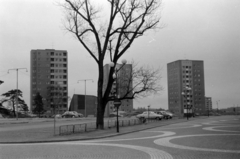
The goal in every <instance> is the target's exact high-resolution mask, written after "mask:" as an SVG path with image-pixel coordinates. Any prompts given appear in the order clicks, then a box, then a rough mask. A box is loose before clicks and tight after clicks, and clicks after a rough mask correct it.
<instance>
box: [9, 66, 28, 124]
mask: <svg viewBox="0 0 240 159" xmlns="http://www.w3.org/2000/svg"><path fill="white" fill-rule="evenodd" d="M23 69H24V70H26V72H27V69H26V68H14V69H9V70H8V73H9V71H11V70H14V71H16V72H17V89H16V105H17V106H16V112H17V113H16V118H17V120H18V70H23ZM13 107H14V106H13Z"/></svg>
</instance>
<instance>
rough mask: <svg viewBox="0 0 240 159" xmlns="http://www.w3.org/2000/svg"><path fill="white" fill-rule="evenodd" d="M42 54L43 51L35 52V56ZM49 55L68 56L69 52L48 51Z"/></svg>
mask: <svg viewBox="0 0 240 159" xmlns="http://www.w3.org/2000/svg"><path fill="white" fill-rule="evenodd" d="M41 54H43V52H33V55H34V56H37V55H41ZM47 55H51V56H67V53H66V52H63V53H61V52H51V53H49V52H47Z"/></svg>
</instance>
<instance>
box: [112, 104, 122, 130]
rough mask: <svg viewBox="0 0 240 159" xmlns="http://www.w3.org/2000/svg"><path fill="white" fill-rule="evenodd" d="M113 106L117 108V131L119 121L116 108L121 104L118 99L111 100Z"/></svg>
mask: <svg viewBox="0 0 240 159" xmlns="http://www.w3.org/2000/svg"><path fill="white" fill-rule="evenodd" d="M113 104H114V106H115V107H116V108H117V132H119V123H118V108H119V106H120V105H121V104H122V102H121V101H120V100H119V99H115V100H114V102H113Z"/></svg>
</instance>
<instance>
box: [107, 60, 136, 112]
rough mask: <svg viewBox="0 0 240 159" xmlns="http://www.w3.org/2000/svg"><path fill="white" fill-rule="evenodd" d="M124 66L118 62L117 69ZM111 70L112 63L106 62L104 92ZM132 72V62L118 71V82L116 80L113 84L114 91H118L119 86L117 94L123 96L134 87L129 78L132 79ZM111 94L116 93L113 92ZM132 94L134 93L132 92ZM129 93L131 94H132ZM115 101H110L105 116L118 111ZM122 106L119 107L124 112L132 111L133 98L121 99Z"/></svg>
mask: <svg viewBox="0 0 240 159" xmlns="http://www.w3.org/2000/svg"><path fill="white" fill-rule="evenodd" d="M121 67H122V64H117V66H116V69H119V68H121ZM109 72H110V65H109V64H106V65H105V66H104V81H103V92H105V90H106V87H107V83H108V76H109ZM131 73H132V64H125V65H124V66H123V67H122V68H121V69H120V70H119V71H118V72H117V79H116V80H117V82H116V80H115V82H114V83H113V85H112V91H111V92H115V91H116V87H117V86H118V89H117V92H118V93H117V94H118V96H119V97H120V98H121V97H123V95H125V94H126V91H127V90H131V89H132V81H130V82H129V79H131ZM111 95H114V93H112V94H111ZM130 95H132V94H130ZM130 95H129V96H130ZM113 103H114V102H113V101H110V102H108V104H107V106H106V109H105V116H109V114H111V113H113V112H115V111H116V108H115V106H114V104H113ZM121 103H122V104H121V106H120V107H119V111H124V112H131V111H132V110H133V100H132V99H124V100H121Z"/></svg>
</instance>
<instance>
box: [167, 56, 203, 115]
mask: <svg viewBox="0 0 240 159" xmlns="http://www.w3.org/2000/svg"><path fill="white" fill-rule="evenodd" d="M167 74H168V107H169V110H170V111H172V112H173V113H175V114H178V115H184V114H185V113H191V112H195V113H200V114H202V113H206V107H205V87H204V67H203V61H196V60H178V61H174V62H171V63H168V64H167Z"/></svg>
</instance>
